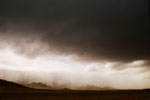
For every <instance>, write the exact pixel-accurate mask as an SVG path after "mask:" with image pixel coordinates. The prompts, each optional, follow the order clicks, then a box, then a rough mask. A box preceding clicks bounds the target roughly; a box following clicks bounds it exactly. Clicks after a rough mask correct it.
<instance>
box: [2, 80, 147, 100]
mask: <svg viewBox="0 0 150 100" xmlns="http://www.w3.org/2000/svg"><path fill="white" fill-rule="evenodd" d="M0 100H150V90H149V89H147V90H112V91H80V90H76V91H73V90H39V89H30V88H26V87H24V86H21V85H18V86H17V84H14V83H8V82H2V81H0Z"/></svg>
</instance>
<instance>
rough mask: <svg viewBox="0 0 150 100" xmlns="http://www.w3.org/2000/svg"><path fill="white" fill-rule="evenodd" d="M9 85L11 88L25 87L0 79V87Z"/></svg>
mask: <svg viewBox="0 0 150 100" xmlns="http://www.w3.org/2000/svg"><path fill="white" fill-rule="evenodd" d="M10 87H11V88H26V87H25V86H23V85H20V84H17V83H14V82H11V81H6V80H1V79H0V88H10Z"/></svg>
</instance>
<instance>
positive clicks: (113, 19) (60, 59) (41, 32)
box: [0, 0, 150, 89]
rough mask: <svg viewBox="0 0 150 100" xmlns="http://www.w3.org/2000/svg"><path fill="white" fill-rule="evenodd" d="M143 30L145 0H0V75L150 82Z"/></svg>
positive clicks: (49, 80) (125, 84)
mask: <svg viewBox="0 0 150 100" xmlns="http://www.w3.org/2000/svg"><path fill="white" fill-rule="evenodd" d="M148 33H149V3H148V0H136V1H132V0H82V1H81V0H36V1H35V0H1V1H0V77H1V78H2V79H6V80H12V81H17V82H18V81H19V82H33V81H36V82H43V83H45V84H48V85H54V83H55V84H57V87H63V88H66V87H67V88H71V89H75V88H77V87H82V86H86V85H94V86H99V87H105V86H111V87H114V88H123V89H133V88H134V89H135V88H136V89H137V88H150V85H149V83H150V52H149V51H150V44H149V43H150V39H149V34H148Z"/></svg>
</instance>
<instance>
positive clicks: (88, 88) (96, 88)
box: [77, 85, 115, 90]
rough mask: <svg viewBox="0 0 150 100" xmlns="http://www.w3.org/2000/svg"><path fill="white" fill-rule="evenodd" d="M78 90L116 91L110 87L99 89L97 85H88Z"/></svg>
mask: <svg viewBox="0 0 150 100" xmlns="http://www.w3.org/2000/svg"><path fill="white" fill-rule="evenodd" d="M77 90H115V88H112V87H109V86H106V87H99V86H95V85H86V86H81V87H77Z"/></svg>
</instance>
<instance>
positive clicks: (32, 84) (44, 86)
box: [24, 82, 53, 89]
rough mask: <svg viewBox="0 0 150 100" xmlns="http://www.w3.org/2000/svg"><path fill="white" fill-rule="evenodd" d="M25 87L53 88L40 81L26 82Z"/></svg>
mask: <svg viewBox="0 0 150 100" xmlns="http://www.w3.org/2000/svg"><path fill="white" fill-rule="evenodd" d="M24 85H25V86H27V87H31V88H35V89H53V88H52V87H51V86H47V85H46V84H44V83H42V82H32V83H28V84H24Z"/></svg>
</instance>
